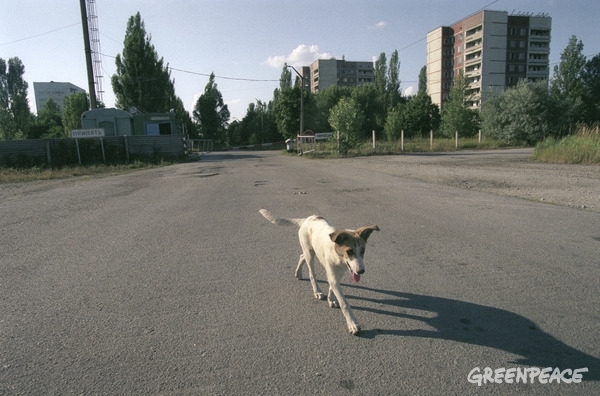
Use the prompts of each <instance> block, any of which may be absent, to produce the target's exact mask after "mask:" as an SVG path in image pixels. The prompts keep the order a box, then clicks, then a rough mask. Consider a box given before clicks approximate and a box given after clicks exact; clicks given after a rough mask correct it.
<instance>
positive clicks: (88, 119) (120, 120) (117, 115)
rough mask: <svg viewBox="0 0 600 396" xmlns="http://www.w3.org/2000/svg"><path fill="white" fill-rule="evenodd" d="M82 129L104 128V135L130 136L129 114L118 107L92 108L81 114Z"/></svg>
mask: <svg viewBox="0 0 600 396" xmlns="http://www.w3.org/2000/svg"><path fill="white" fill-rule="evenodd" d="M81 127H82V128H83V129H97V128H100V129H104V136H131V134H132V131H133V119H132V117H131V114H129V113H128V112H126V111H125V110H119V109H92V110H88V111H86V112H84V113H83V114H81Z"/></svg>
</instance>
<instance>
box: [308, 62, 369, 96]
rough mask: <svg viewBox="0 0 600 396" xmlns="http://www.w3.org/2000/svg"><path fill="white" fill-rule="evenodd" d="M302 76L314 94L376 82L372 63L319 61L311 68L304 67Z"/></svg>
mask: <svg viewBox="0 0 600 396" xmlns="http://www.w3.org/2000/svg"><path fill="white" fill-rule="evenodd" d="M302 75H303V76H304V78H305V87H307V88H310V91H311V92H313V93H317V92H319V91H320V90H323V89H325V88H327V87H329V86H332V85H339V86H347V87H354V86H357V85H360V84H364V83H370V82H374V81H375V69H374V67H373V62H371V61H369V62H351V61H346V60H343V59H342V60H338V59H317V60H316V61H314V62H313V63H312V64H311V65H310V66H304V67H302ZM307 77H308V78H307Z"/></svg>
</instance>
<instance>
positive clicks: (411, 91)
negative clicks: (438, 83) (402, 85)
mask: <svg viewBox="0 0 600 396" xmlns="http://www.w3.org/2000/svg"><path fill="white" fill-rule="evenodd" d="M414 94H415V87H414V86H412V85H411V86H410V87H408V88H406V89H405V90H404V96H413V95H414Z"/></svg>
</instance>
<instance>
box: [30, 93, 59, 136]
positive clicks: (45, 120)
mask: <svg viewBox="0 0 600 396" xmlns="http://www.w3.org/2000/svg"><path fill="white" fill-rule="evenodd" d="M34 124H35V126H36V128H35V129H36V130H37V131H38V132H42V133H41V136H35V137H36V138H37V137H42V138H64V137H67V136H68V135H67V134H66V132H65V128H64V127H63V124H62V112H61V110H60V107H59V106H58V104H57V103H56V101H54V99H52V98H48V99H46V101H45V102H44V104H43V105H42V108H41V109H40V111H38V114H37V117H36V120H35V123H34ZM38 132H36V134H37V133H38ZM32 137H33V136H32Z"/></svg>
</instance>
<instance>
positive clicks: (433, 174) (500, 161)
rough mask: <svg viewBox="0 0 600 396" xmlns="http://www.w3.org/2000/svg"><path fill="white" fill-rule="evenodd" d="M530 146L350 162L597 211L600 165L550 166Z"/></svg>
mask: <svg viewBox="0 0 600 396" xmlns="http://www.w3.org/2000/svg"><path fill="white" fill-rule="evenodd" d="M532 154H533V149H530V148H526V149H507V150H490V151H487V150H486V151H457V152H453V153H424V154H407V155H396V156H374V157H359V158H353V159H350V160H349V161H352V162H354V163H356V164H357V165H358V166H361V167H366V168H369V167H371V168H376V169H379V170H382V171H385V172H389V173H391V174H394V175H397V176H399V177H403V178H410V179H416V180H421V181H425V182H430V183H438V184H444V185H448V186H452V187H458V188H464V189H470V190H475V191H483V192H488V193H492V194H499V195H506V196H512V197H518V198H523V199H528V200H533V201H539V202H546V203H549V204H555V205H562V206H568V207H573V208H578V209H583V210H589V211H594V212H600V166H599V165H574V164H549V163H545V162H537V161H535V160H533V159H532Z"/></svg>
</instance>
